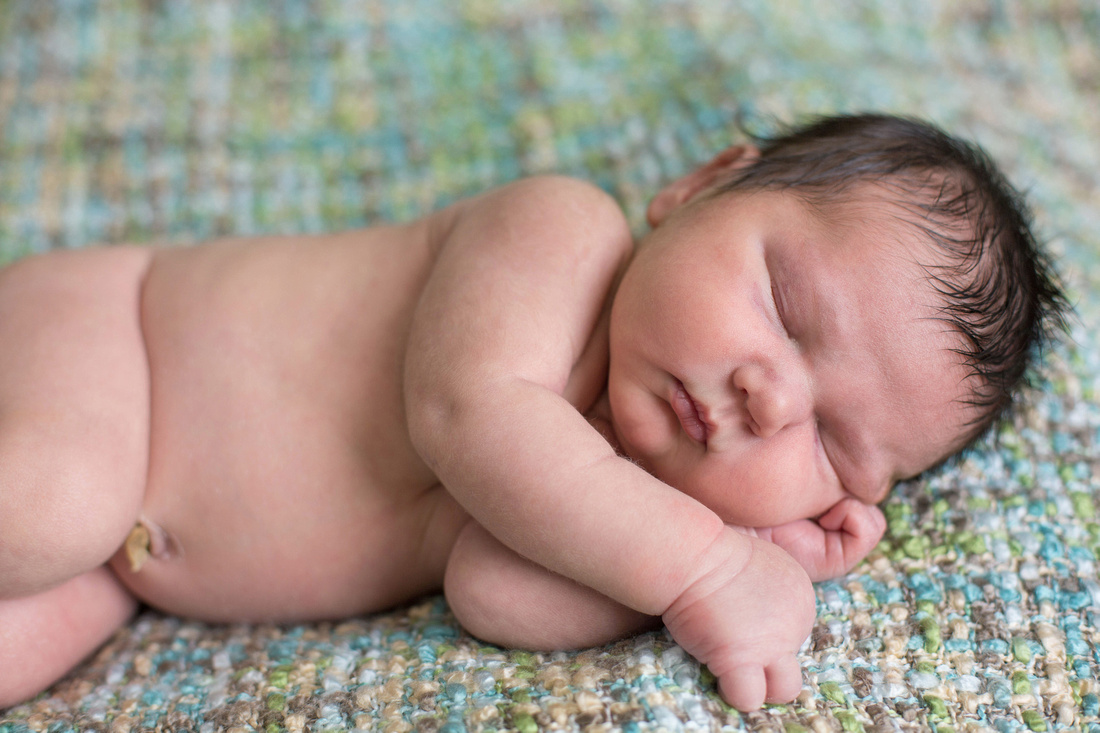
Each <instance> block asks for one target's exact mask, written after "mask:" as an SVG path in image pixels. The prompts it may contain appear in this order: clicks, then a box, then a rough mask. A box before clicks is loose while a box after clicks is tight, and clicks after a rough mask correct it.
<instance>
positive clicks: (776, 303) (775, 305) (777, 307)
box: [772, 280, 791, 338]
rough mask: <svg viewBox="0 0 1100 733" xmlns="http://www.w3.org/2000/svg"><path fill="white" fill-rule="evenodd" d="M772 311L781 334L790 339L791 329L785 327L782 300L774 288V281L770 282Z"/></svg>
mask: <svg viewBox="0 0 1100 733" xmlns="http://www.w3.org/2000/svg"><path fill="white" fill-rule="evenodd" d="M772 309H773V310H774V311H775V317H776V319H777V320H778V321H779V326H780V327H781V328H782V329H783V332H784V333H785V334H787V337H788V338H790V337H791V329H790V328H788V327H787V319H786V318H784V317H783V299H782V297H781V295H780V293H779V288H777V287H776V286H775V281H774V280H773V281H772Z"/></svg>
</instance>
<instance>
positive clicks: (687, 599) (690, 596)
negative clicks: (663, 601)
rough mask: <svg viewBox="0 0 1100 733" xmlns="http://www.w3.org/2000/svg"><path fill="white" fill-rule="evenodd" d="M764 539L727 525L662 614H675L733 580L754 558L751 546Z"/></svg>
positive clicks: (701, 556)
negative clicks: (677, 610)
mask: <svg viewBox="0 0 1100 733" xmlns="http://www.w3.org/2000/svg"><path fill="white" fill-rule="evenodd" d="M757 542H763V540H758V539H756V538H755V537H753V536H751V535H749V534H746V533H744V532H743V531H741V528H739V527H732V526H726V527H724V528H723V530H722V531H721V532H719V533H718V535H717V536H716V537H715V538H714V541H713V542H711V544H710V545H709V546H708V547H707V548H706V549H705V550H704V551H703V552H702V553H701V554H700V556H699V557H698V558H697V560H696V562H695V563H693V565H694V567H695V568H696V570H695V572H694V573H692V575H691V576H690V577H689V578H688V579H687V581H686V582H685V583H684V584H683V587H682V588H681V589H680V592H679V593H678V594H677V596H676V598H675V600H673V601H672V603H671V604H670V605H669V606H668V608H667V609H666V610H665V612H664V614H662V615H665V614H670V613H671V614H675V613H676V609H683V608H686V607H689V606H691V605H692V604H694V603H695V602H697V601H699V600H701V599H703V598H706V597H707V596H710V595H712V594H713V593H715V592H716V591H718V590H719V589H721V588H724V587H726V586H729V585H731V584H735V583H736V582H737V579H738V578H739V577H740V576H742V574H743V573H744V571H745V570H746V568H748V567H749V566H750V565H751V564H752V562H753V556H754V554H755V553H754V549H753V546H754V544H755V543H757Z"/></svg>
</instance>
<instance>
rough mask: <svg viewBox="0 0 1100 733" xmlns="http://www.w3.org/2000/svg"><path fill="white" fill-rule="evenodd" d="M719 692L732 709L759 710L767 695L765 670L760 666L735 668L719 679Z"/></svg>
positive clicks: (747, 665) (751, 665) (750, 665)
mask: <svg viewBox="0 0 1100 733" xmlns="http://www.w3.org/2000/svg"><path fill="white" fill-rule="evenodd" d="M718 691H719V692H721V693H722V698H723V699H724V700H725V701H726V702H727V703H729V704H730V706H731V707H735V708H737V709H738V710H741V711H743V712H748V711H750V710H758V709H759V708H760V707H761V706H762V705H763V704H764V697H765V695H766V694H767V679H766V678H765V676H764V668H763V667H761V666H760V665H759V664H746V665H743V666H741V667H734V668H733V669H731V670H730V671H729V672H726V673H725V674H724V675H722V677H721V678H720V679H719V681H718Z"/></svg>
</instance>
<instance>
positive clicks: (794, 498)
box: [697, 441, 840, 527]
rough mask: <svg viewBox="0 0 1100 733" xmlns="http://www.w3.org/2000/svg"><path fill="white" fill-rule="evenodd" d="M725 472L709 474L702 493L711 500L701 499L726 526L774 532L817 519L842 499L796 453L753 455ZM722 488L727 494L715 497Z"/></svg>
mask: <svg viewBox="0 0 1100 733" xmlns="http://www.w3.org/2000/svg"><path fill="white" fill-rule="evenodd" d="M761 442H762V443H763V442H766V441H761ZM768 447H769V448H770V447H772V446H768ZM775 447H777V448H778V447H779V446H775ZM723 468H724V471H723V472H722V473H724V476H723V475H722V474H720V473H719V472H718V471H715V470H708V471H706V477H705V478H704V479H703V481H704V483H705V486H702V487H700V488H699V493H700V494H701V495H702V494H706V495H707V496H708V498H706V499H704V498H703V497H702V496H699V497H697V498H699V499H700V501H702V502H703V503H704V504H706V505H707V506H708V507H710V508H711V509H712V510H714V511H715V512H717V513H718V515H719V516H721V517H722V519H723V521H725V522H726V523H727V524H735V525H744V526H747V527H776V526H779V525H781V524H786V523H788V522H793V521H795V520H798V519H809V518H811V517H816V516H818V515H820V514H821V513H822V512H824V511H826V510H827V509H828V508H829V507H830V506H832V505H833V504H835V503H836V502H837V501H838V499H839V498H840V497H839V496H834V495H832V492H828V491H825V490H824V489H823V487H822V484H821V482H820V480H819V479H818V478H817V477H816V476H814V474H813V471H812V464H810V463H809V462H808V461H807V460H806V457H805V456H804V455H803V454H801V453H799V452H798V451H794V450H786V451H783V450H775V451H772V450H767V449H764V450H759V451H749V452H747V453H745V454H743V455H741V456H739V457H738V460H736V461H731V462H730V463H729V464H727V465H726V466H724V467H723ZM720 484H722V485H724V486H725V490H724V491H722V492H721V493H718V494H715V493H714V491H713V489H714V487H716V486H718V485H720Z"/></svg>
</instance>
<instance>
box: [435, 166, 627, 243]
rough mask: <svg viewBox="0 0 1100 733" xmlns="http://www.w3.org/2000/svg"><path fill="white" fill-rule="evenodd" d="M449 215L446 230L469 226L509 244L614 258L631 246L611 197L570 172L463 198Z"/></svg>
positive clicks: (465, 230)
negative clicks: (597, 254) (569, 173)
mask: <svg viewBox="0 0 1100 733" xmlns="http://www.w3.org/2000/svg"><path fill="white" fill-rule="evenodd" d="M453 214H454V216H452V217H451V224H452V225H453V227H454V228H452V230H451V231H450V232H449V233H456V232H461V233H469V232H470V231H471V230H474V231H477V232H478V233H479V234H482V235H486V234H488V235H491V238H493V239H498V240H499V241H505V240H507V241H508V242H509V243H510V245H512V246H519V247H532V248H536V247H552V248H554V249H556V250H557V251H559V252H569V251H578V253H579V252H592V251H593V250H596V251H603V252H605V253H607V254H609V255H611V256H612V257H613V258H621V257H624V256H626V255H627V254H628V253H629V252H630V251H631V250H632V249H633V238H632V236H631V233H630V227H629V225H628V223H627V220H626V217H625V216H624V214H623V210H622V208H621V207H620V206H619V204H618V202H617V201H616V200H615V198H614V197H612V196H611V195H610V194H609V193H607V192H606V191H604V190H603V189H601V188H600V187H599V186H596V185H595V184H593V183H590V182H588V181H585V180H582V179H579V178H572V177H570V176H563V175H538V176H531V177H529V178H521V179H519V180H517V181H514V182H512V183H508V184H505V185H503V186H499V187H497V188H494V189H490V190H489V191H487V192H485V193H483V194H481V195H480V196H475V197H473V198H471V199H467V200H466V201H464V202H462V203H461V204H460V205H459V206H457V207H456V209H455V210H454V212H453ZM459 227H461V228H459Z"/></svg>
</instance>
